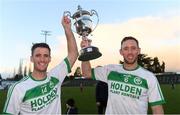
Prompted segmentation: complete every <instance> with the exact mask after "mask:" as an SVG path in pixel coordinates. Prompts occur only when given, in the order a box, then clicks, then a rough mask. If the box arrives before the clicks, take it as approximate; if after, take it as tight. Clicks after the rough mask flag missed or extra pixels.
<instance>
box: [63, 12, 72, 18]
mask: <svg viewBox="0 0 180 115" xmlns="http://www.w3.org/2000/svg"><path fill="white" fill-rule="evenodd" d="M63 16H68V17H70V18H72V16H71V12H70V11H64V14H63Z"/></svg>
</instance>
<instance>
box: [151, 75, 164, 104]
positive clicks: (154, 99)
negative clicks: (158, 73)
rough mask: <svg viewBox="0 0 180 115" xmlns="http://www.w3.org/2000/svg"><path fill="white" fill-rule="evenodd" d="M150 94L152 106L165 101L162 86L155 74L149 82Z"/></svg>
mask: <svg viewBox="0 0 180 115" xmlns="http://www.w3.org/2000/svg"><path fill="white" fill-rule="evenodd" d="M148 96H149V104H150V105H151V106H155V105H162V104H163V103H165V100H164V97H163V94H162V91H161V88H160V86H159V82H158V80H157V78H156V77H155V76H154V75H153V79H152V80H151V82H150V84H149V90H148Z"/></svg>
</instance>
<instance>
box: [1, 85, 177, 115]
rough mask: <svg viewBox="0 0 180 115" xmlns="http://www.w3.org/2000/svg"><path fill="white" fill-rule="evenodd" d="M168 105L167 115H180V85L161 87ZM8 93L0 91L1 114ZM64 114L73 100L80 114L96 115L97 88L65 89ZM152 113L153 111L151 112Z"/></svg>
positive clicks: (63, 98)
mask: <svg viewBox="0 0 180 115" xmlns="http://www.w3.org/2000/svg"><path fill="white" fill-rule="evenodd" d="M161 89H162V92H163V94H164V98H165V100H166V104H164V105H163V106H164V111H165V114H178V113H180V108H179V107H180V99H179V97H180V84H179V85H176V87H175V89H174V90H173V89H171V85H161ZM6 93H7V91H2V90H0V113H2V110H3V106H4V103H5V99H6ZM61 96H62V97H61V101H62V113H63V114H65V112H66V106H65V103H66V100H67V99H69V98H73V99H74V100H75V102H76V106H77V107H78V110H79V113H80V114H96V113H97V108H96V103H95V87H84V90H83V92H80V88H79V87H63V88H62V94H61ZM149 113H151V111H149Z"/></svg>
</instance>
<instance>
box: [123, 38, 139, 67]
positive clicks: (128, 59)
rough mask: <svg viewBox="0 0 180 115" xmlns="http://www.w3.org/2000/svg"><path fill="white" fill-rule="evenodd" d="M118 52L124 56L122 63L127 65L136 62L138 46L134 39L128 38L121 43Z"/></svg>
mask: <svg viewBox="0 0 180 115" xmlns="http://www.w3.org/2000/svg"><path fill="white" fill-rule="evenodd" d="M120 54H121V55H122V56H123V58H124V63H125V64H129V65H134V64H137V59H138V55H139V54H140V48H139V47H138V44H137V42H136V41H135V40H133V39H129V40H126V41H124V42H123V43H122V45H121V49H120Z"/></svg>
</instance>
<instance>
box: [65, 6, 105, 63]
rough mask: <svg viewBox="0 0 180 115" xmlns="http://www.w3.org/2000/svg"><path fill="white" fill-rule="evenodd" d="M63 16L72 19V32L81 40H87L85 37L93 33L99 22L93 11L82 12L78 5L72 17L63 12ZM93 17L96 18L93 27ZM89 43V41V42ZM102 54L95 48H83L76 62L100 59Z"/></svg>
mask: <svg viewBox="0 0 180 115" xmlns="http://www.w3.org/2000/svg"><path fill="white" fill-rule="evenodd" d="M64 15H65V16H69V17H70V18H71V19H72V22H73V23H74V28H75V29H73V30H76V33H77V34H79V35H80V36H82V39H84V38H87V36H88V35H89V34H90V33H91V32H93V31H94V29H95V28H96V27H97V25H98V22H99V17H98V14H97V12H96V11H95V10H91V11H90V12H89V11H86V10H82V8H81V6H80V5H78V9H77V12H75V13H74V14H73V15H71V13H70V12H69V11H65V12H64ZM93 16H96V23H95V24H96V25H93V23H94V20H92V19H94V18H93ZM90 41H91V40H90ZM101 55H102V54H101V53H100V52H99V49H98V48H97V47H95V46H88V47H85V48H82V49H81V50H80V56H79V58H78V60H80V61H88V60H93V59H96V58H98V57H100V56H101Z"/></svg>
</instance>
